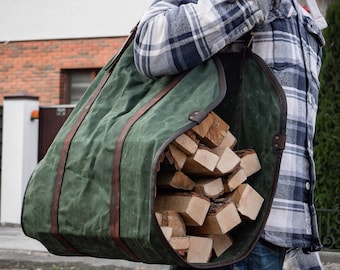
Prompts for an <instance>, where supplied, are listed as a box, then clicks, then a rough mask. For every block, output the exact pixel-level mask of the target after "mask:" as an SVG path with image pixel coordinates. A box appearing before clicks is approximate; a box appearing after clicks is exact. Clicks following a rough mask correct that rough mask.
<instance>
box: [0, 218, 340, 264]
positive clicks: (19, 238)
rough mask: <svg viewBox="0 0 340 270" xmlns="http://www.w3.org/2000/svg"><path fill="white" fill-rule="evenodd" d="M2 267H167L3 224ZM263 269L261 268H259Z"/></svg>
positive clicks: (326, 258)
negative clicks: (98, 254)
mask: <svg viewBox="0 0 340 270" xmlns="http://www.w3.org/2000/svg"><path fill="white" fill-rule="evenodd" d="M321 260H322V261H323V263H324V267H325V270H340V253H336V252H322V253H321ZM0 269H1V270H4V269H12V270H13V269H17V270H19V269H20V270H94V269H101V270H109V269H110V270H165V269H169V267H168V266H165V265H148V264H143V263H133V262H128V261H124V260H108V259H97V258H89V257H61V256H54V255H52V254H50V253H48V252H47V250H46V249H45V247H44V246H42V245H41V244H40V243H39V242H38V241H36V240H34V239H31V238H28V237H26V236H25V235H24V234H23V232H22V230H21V227H19V226H5V225H1V224H0ZM259 270H260V269H259Z"/></svg>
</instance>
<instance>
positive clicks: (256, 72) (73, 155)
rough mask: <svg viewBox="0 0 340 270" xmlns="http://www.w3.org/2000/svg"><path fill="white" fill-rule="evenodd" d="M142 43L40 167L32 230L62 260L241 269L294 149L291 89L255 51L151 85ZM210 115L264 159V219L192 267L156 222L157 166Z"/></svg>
mask: <svg viewBox="0 0 340 270" xmlns="http://www.w3.org/2000/svg"><path fill="white" fill-rule="evenodd" d="M133 38H134V31H133V33H132V34H131V36H130V37H129V38H128V39H127V41H126V43H125V44H124V46H123V47H122V48H121V50H120V52H119V53H118V54H117V55H116V56H115V57H113V58H112V59H111V60H110V61H109V62H108V63H107V65H106V66H105V67H104V68H103V69H102V70H101V71H100V73H99V74H98V75H97V77H96V78H95V80H94V81H93V82H92V84H91V85H90V87H89V88H88V89H87V91H86V93H85V94H84V96H83V97H82V98H81V100H80V101H79V103H78V104H77V106H76V107H75V109H74V110H73V112H72V113H71V115H70V116H69V118H68V119H67V120H66V122H65V123H64V125H63V127H62V128H61V130H60V131H59V133H58V134H57V136H56V138H55V140H54V141H53V143H52V144H51V146H50V148H49V150H48V152H47V153H46V155H45V157H44V158H43V160H42V161H41V162H40V163H39V164H38V166H37V167H36V169H35V170H34V172H33V174H32V176H31V178H30V181H29V183H28V186H27V190H26V192H25V196H24V200H23V209H22V226H23V230H24V232H25V234H26V235H27V236H29V237H32V238H35V239H37V240H39V241H40V242H41V243H42V244H43V245H44V246H45V247H46V248H47V249H48V250H49V251H50V252H51V253H53V254H56V255H64V256H92V257H101V258H112V259H125V260H130V261H137V262H144V263H150V264H169V265H181V266H185V267H195V268H199V269H205V268H209V267H215V266H223V265H229V264H232V263H234V262H236V261H238V260H240V259H242V258H243V257H245V256H246V255H247V254H248V253H249V252H250V251H251V249H252V248H253V246H254V244H255V242H256V241H257V240H258V238H259V236H260V234H261V232H262V229H263V227H264V224H265V222H266V219H267V216H268V214H269V210H270V206H271V202H272V198H273V195H274V192H275V188H276V184H277V178H278V170H279V164H280V159H281V155H282V150H283V148H284V143H285V121H286V103H285V96H284V93H283V90H282V88H281V86H280V85H279V83H278V82H277V80H276V79H275V77H274V75H273V74H272V73H271V71H270V69H269V68H268V67H267V65H266V64H265V63H264V62H263V60H262V59H260V58H259V57H258V56H256V55H255V54H253V53H251V52H249V51H248V52H247V53H246V54H240V53H224V54H220V55H218V56H216V57H214V58H212V59H210V60H208V61H206V62H204V63H202V64H201V65H199V66H197V67H195V68H193V69H192V70H190V71H188V72H184V73H182V74H179V75H176V76H164V77H162V78H159V79H157V80H152V79H149V78H145V77H144V76H142V75H140V74H139V73H138V71H137V70H136V68H135V65H134V61H133V42H132V41H133ZM243 56H244V57H243ZM240 71H241V72H240ZM211 111H214V112H216V113H217V114H218V115H219V116H220V117H221V118H222V119H223V120H225V121H226V122H227V123H228V124H229V125H230V128H231V132H232V133H233V134H234V135H235V137H236V138H237V139H238V144H237V146H236V148H237V149H248V148H252V149H254V150H255V151H256V152H257V155H258V156H259V160H260V163H261V165H262V169H261V171H259V172H258V173H256V174H255V175H253V176H252V177H251V178H252V179H251V181H249V184H250V185H252V186H253V187H254V188H255V189H256V190H258V191H259V193H260V194H261V195H262V197H264V204H263V206H262V210H261V212H260V214H259V216H258V217H257V219H256V221H254V222H246V223H244V224H243V225H240V226H238V227H237V228H236V229H235V230H233V231H232V233H231V236H232V238H233V240H234V244H233V246H232V247H231V248H230V249H228V250H227V251H226V252H225V253H224V254H222V255H221V256H220V257H218V258H214V259H212V261H211V262H209V263H200V264H190V263H187V262H186V261H185V260H184V259H183V258H181V257H180V256H179V255H178V254H177V253H176V252H175V251H174V250H173V249H172V248H171V247H170V245H169V244H168V242H167V241H166V239H165V237H164V235H163V233H162V232H161V229H160V227H159V225H158V223H157V221H156V217H155V209H154V202H155V197H156V195H157V194H156V193H157V189H156V180H157V179H156V178H157V172H156V167H157V162H158V159H159V157H160V155H161V153H163V151H164V150H165V148H166V147H167V146H168V145H169V144H170V142H172V141H173V140H174V139H175V138H176V137H177V136H179V135H180V134H182V133H184V132H185V131H187V130H189V129H190V128H192V127H193V126H194V125H197V124H198V123H199V122H200V121H202V120H203V119H204V118H205V117H206V116H207V114H208V113H209V112H211Z"/></svg>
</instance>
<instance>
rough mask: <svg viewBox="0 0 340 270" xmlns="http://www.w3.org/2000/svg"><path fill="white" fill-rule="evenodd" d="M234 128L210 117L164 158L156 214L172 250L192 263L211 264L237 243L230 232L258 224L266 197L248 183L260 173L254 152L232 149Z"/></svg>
mask: <svg viewBox="0 0 340 270" xmlns="http://www.w3.org/2000/svg"><path fill="white" fill-rule="evenodd" d="M236 143H237V139H236V138H235V136H234V135H233V134H232V133H231V132H230V130H229V125H228V124H227V123H225V122H224V121H223V120H222V119H221V118H220V117H219V116H218V115H217V114H215V113H214V112H211V113H209V114H208V116H207V117H206V118H205V119H204V120H203V121H202V122H201V123H199V124H198V125H196V126H194V127H193V128H192V129H191V130H189V131H188V132H186V133H184V134H182V135H180V136H179V137H177V138H176V139H175V140H174V141H173V142H172V143H171V144H170V145H169V146H168V147H167V149H166V150H165V152H164V153H163V154H162V155H161V157H160V160H159V165H158V168H157V169H158V174H157V196H156V201H155V211H156V218H157V221H158V224H159V225H160V228H161V230H162V231H163V233H164V236H165V238H166V239H167V240H168V241H169V244H170V245H171V247H172V248H173V249H174V250H175V251H176V252H177V253H178V254H179V255H180V256H182V257H183V258H184V259H185V260H186V261H187V262H189V263H206V262H209V261H210V260H211V258H212V257H213V256H215V257H218V256H220V255H221V254H223V252H225V251H226V250H227V249H228V248H230V247H231V246H232V244H233V240H232V238H231V237H230V235H229V233H230V231H231V230H233V229H234V228H236V227H237V226H238V225H239V224H241V223H243V222H249V221H251V220H255V219H256V217H257V215H258V213H259V211H260V209H261V206H262V203H263V198H262V196H261V195H260V194H259V193H258V192H257V191H256V190H255V189H254V188H252V186H251V185H249V184H248V182H247V180H248V178H249V176H251V175H253V174H254V173H256V172H257V171H259V170H260V169H261V165H260V162H259V159H258V156H257V154H256V152H255V151H254V150H253V149H245V150H238V151H236V150H233V149H234V146H235V145H236Z"/></svg>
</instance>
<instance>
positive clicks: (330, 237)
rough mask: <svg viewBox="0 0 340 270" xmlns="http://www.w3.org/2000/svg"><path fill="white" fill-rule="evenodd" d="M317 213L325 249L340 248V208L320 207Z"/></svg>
mask: <svg viewBox="0 0 340 270" xmlns="http://www.w3.org/2000/svg"><path fill="white" fill-rule="evenodd" d="M317 215H318V222H319V232H320V237H321V241H322V244H323V246H324V249H331V250H340V210H331V209H318V210H317Z"/></svg>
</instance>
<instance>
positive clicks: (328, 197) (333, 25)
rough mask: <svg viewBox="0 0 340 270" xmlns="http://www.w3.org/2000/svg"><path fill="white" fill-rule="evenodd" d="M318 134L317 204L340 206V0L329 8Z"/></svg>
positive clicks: (325, 31) (316, 140)
mask: <svg viewBox="0 0 340 270" xmlns="http://www.w3.org/2000/svg"><path fill="white" fill-rule="evenodd" d="M326 20H327V22H328V27H327V28H326V29H325V30H324V32H323V34H324V37H325V39H326V46H325V47H324V49H323V65H322V69H321V73H320V82H321V89H320V94H319V112H318V117H317V123H316V135H315V162H316V174H317V184H316V191H315V201H316V206H317V208H327V209H335V210H339V209H340V185H339V183H340V182H339V180H340V113H339V104H340V58H339V57H340V33H339V29H340V2H339V1H334V2H333V3H332V4H330V6H329V7H328V9H327V14H326Z"/></svg>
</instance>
